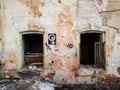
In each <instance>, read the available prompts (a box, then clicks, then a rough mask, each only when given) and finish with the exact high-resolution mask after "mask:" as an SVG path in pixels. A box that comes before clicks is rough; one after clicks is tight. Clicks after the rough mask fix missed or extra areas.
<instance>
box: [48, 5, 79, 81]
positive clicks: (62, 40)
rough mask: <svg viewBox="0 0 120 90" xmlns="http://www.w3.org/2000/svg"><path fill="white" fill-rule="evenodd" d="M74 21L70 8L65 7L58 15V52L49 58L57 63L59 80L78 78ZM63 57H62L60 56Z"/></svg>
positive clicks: (56, 68) (56, 31)
mask: <svg viewBox="0 0 120 90" xmlns="http://www.w3.org/2000/svg"><path fill="white" fill-rule="evenodd" d="M72 26H73V21H72V14H71V13H70V7H69V6H68V5H65V6H64V7H63V11H61V12H60V13H59V14H58V21H57V26H56V29H55V31H54V32H55V33H56V35H57V44H56V46H55V48H56V49H57V51H55V52H53V53H50V54H49V58H50V59H51V60H53V61H54V63H55V68H54V69H55V72H56V78H57V77H59V78H57V79H59V80H63V79H72V78H74V77H76V76H78V75H79V74H78V70H79V68H78V58H77V56H76V54H75V52H74V47H75V45H74V40H75V38H74V33H73V30H72ZM59 53H60V54H61V55H60V54H59ZM59 80H58V81H59Z"/></svg>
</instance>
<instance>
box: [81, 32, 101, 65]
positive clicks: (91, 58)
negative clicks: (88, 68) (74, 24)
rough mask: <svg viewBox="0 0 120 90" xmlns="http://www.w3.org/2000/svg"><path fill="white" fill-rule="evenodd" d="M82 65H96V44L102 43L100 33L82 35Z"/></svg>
mask: <svg viewBox="0 0 120 90" xmlns="http://www.w3.org/2000/svg"><path fill="white" fill-rule="evenodd" d="M80 39H81V44H80V64H82V65H95V47H94V45H95V42H100V33H84V34H81V35H80Z"/></svg>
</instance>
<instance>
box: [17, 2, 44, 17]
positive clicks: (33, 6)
mask: <svg viewBox="0 0 120 90" xmlns="http://www.w3.org/2000/svg"><path fill="white" fill-rule="evenodd" d="M19 1H20V2H21V3H22V4H25V5H26V6H27V7H29V9H30V11H29V14H30V15H32V16H33V17H41V16H42V13H41V12H40V11H39V6H42V7H43V6H44V4H45V3H44V2H40V1H39V0H19Z"/></svg>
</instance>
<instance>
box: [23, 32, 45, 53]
mask: <svg viewBox="0 0 120 90" xmlns="http://www.w3.org/2000/svg"><path fill="white" fill-rule="evenodd" d="M23 40H24V53H25V54H29V53H43V34H26V35H23Z"/></svg>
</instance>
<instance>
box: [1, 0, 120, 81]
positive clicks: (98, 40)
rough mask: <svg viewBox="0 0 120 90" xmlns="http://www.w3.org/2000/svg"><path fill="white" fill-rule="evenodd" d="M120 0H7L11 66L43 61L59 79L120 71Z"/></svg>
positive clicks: (5, 31) (4, 49)
mask: <svg viewBox="0 0 120 90" xmlns="http://www.w3.org/2000/svg"><path fill="white" fill-rule="evenodd" d="M119 5H120V0H1V3H0V12H1V16H0V58H1V62H2V63H5V66H4V68H5V69H17V70H20V69H22V68H23V67H25V66H27V65H29V64H31V63H37V64H39V65H40V67H42V68H43V69H44V75H45V76H46V75H48V74H51V73H54V81H56V82H62V81H63V82H68V83H69V82H73V83H76V82H79V81H81V77H80V76H84V75H85V76H86V75H90V76H91V75H93V73H95V72H96V73H97V76H98V77H104V76H105V75H107V74H114V75H116V76H118V77H120V74H119V73H120V70H119V68H120V8H119Z"/></svg>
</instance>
